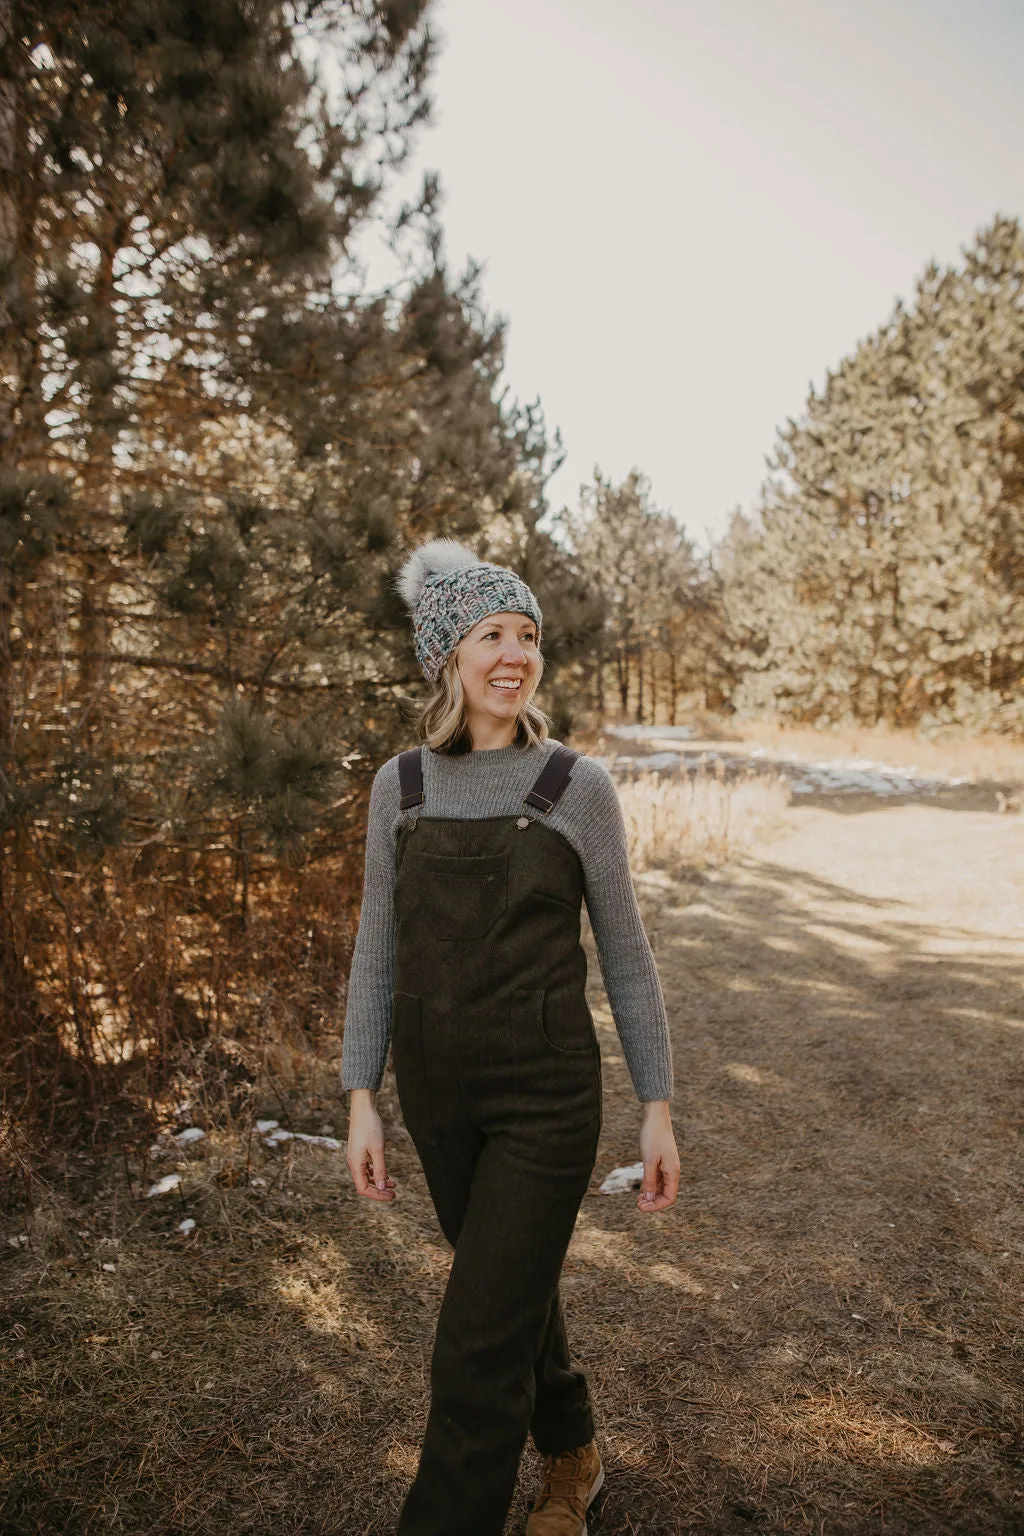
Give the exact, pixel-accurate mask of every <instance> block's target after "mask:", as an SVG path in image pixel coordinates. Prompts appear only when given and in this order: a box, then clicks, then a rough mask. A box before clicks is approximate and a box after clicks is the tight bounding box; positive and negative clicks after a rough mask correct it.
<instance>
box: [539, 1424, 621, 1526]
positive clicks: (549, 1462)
mask: <svg viewBox="0 0 1024 1536" xmlns="http://www.w3.org/2000/svg"><path fill="white" fill-rule="evenodd" d="M603 1482H604V1467H602V1465H601V1457H600V1455H599V1454H598V1450H597V1444H596V1442H595V1441H593V1440H591V1442H590V1444H589V1445H581V1446H579V1447H577V1449H576V1450H575V1451H563V1452H562V1453H561V1455H559V1456H545V1457H544V1482H543V1485H542V1487H541V1490H540V1493H539V1494H538V1495H537V1502H536V1503H535V1504H534V1506H533V1514H532V1515H531V1516H530V1518H529V1520H527V1522H526V1536H587V1510H588V1509H589V1508H590V1505H591V1504H592V1503H593V1500H594V1498H595V1497H596V1495H597V1491H598V1489H599V1488H600V1487H601V1484H602V1483H603Z"/></svg>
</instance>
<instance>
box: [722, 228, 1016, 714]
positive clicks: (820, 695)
mask: <svg viewBox="0 0 1024 1536" xmlns="http://www.w3.org/2000/svg"><path fill="white" fill-rule="evenodd" d="M1022 292H1024V234H1022V231H1021V228H1020V226H1019V224H1018V223H1017V222H1016V221H1014V220H1007V219H997V220H995V221H994V223H993V224H992V225H991V226H990V227H989V228H988V229H986V230H984V231H982V232H981V234H980V235H979V236H978V238H977V241H976V243H975V245H974V246H973V247H972V248H971V249H970V250H968V251H967V252H966V253H965V259H964V263H963V266H962V267H960V268H951V269H948V270H940V269H939V268H938V267H937V266H935V265H934V264H932V265H930V266H929V267H928V268H927V270H926V271H925V272H924V274H923V275H922V278H921V279H920V281H919V283H918V286H917V291H916V293H915V295H914V302H913V303H912V304H911V305H910V306H907V307H904V306H903V305H900V304H898V305H897V306H896V308H895V310H894V312H893V315H892V316H891V318H890V320H889V321H888V322H887V324H886V325H885V326H883V327H882V328H881V329H880V330H879V331H878V332H877V333H876V334H875V335H873V336H871V337H869V338H868V339H867V340H865V341H864V342H863V343H861V345H860V346H859V347H858V348H857V350H856V352H855V353H854V354H853V355H852V356H851V357H849V358H847V359H845V360H844V361H843V362H842V363H841V364H840V366H839V368H838V369H836V370H835V372H834V373H831V374H830V375H829V376H828V378H827V380H826V384H825V387H824V389H823V390H822V391H821V392H820V393H817V392H814V391H812V393H811V395H810V398H809V400H808V404H807V411H806V414H805V416H804V417H803V418H802V419H801V420H800V421H790V422H789V423H788V424H787V426H786V427H785V428H784V429H783V430H782V431H781V432H780V434H779V440H778V445H777V449H776V452H775V455H774V458H773V460H772V463H771V470H772V475H771V477H770V478H769V480H768V482H767V484H766V487H765V493H764V496H763V501H762V506H761V509H760V516H759V518H758V519H757V521H756V524H755V525H751V524H750V523H749V522H746V521H744V520H740V521H739V522H736V523H734V525H733V527H732V529H731V530H730V533H729V535H728V537H727V539H726V541H725V543H724V547H723V550H722V551H721V552H720V556H719V563H720V566H721V569H722V572H723V577H724V594H723V602H724V608H725V612H726V615H727V622H728V625H729V630H730V635H731V644H732V649H733V653H734V655H733V666H734V670H735V671H736V672H737V674H738V675H739V678H740V681H739V682H738V683H737V686H736V689H735V694H734V698H735V702H736V703H737V704H738V705H739V706H740V707H746V708H777V709H779V710H780V711H782V712H783V713H789V714H792V715H795V716H797V717H799V718H803V719H809V720H816V721H819V722H822V723H827V722H828V721H834V720H839V719H844V718H852V719H855V720H858V721H861V722H868V723H872V722H875V721H879V720H885V721H887V722H890V723H893V724H922V725H925V726H930V727H934V726H936V725H940V724H943V723H952V722H959V723H964V724H970V725H971V726H972V727H974V728H978V729H981V728H989V729H1020V728H1021V725H1022V724H1024V704H1022V700H1021V675H1022V669H1024V599H1022V591H1021V585H1020V576H1019V572H1020V551H1021V547H1022V544H1024V528H1022V526H1021V523H1020V519H1019V516H1017V515H1016V513H1015V511H1014V509H1013V497H1014V491H1013V485H1014V480H1013V474H1014V470H1013V465H1014V448H1013V444H1014V442H1015V441H1016V439H1015V436H1014V433H1015V431H1016V430H1017V425H1016V424H1017V423H1019V421H1020V418H1021V411H1022V400H1024V304H1022Z"/></svg>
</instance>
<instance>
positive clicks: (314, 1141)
mask: <svg viewBox="0 0 1024 1536" xmlns="http://www.w3.org/2000/svg"><path fill="white" fill-rule="evenodd" d="M283 1141H303V1142H305V1144H306V1146H307V1147H327V1148H328V1149H329V1150H330V1151H332V1152H338V1151H340V1150H341V1147H342V1143H341V1142H340V1141H339V1140H338V1138H337V1137H336V1136H310V1135H308V1133H307V1132H306V1131H286V1130H285V1129H284V1128H283V1127H282V1126H278V1127H277V1128H276V1130H273V1131H271V1132H270V1134H269V1136H267V1137H266V1145H267V1146H268V1147H278V1146H280V1145H281V1143H282V1142H283Z"/></svg>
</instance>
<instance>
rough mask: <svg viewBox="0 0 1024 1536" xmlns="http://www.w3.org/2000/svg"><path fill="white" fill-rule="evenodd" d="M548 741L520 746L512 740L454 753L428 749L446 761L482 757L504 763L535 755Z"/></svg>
mask: <svg viewBox="0 0 1024 1536" xmlns="http://www.w3.org/2000/svg"><path fill="white" fill-rule="evenodd" d="M551 739H552V738H551V737H548V742H550V741H551ZM548 742H541V743H540V744H539V746H538V745H536V744H535V743H534V742H530V744H529V746H526V747H520V746H517V745H516V743H515V742H514V741H513V742H510V743H509V745H508V746H507V747H476V748H474V749H473V750H472V751H471V752H457V753H455V754H454V755H453V754H452V753H451V752H435V751H434V749H433V747H428V749H427V750H428V751H429V752H430V754H431V756H432V757H435V758H438V759H439V760H443V761H444V762H446V763H466V762H472V761H473V759H474V758H480V759H481V760H483V761H485V762H490V763H493V762H500V763H503V762H505V761H511V760H512V759H513V758H520V757H521V758H529V757H532V756H535V755H536V754H537V752H538V751H543V750H544V748H545V746H547V745H548Z"/></svg>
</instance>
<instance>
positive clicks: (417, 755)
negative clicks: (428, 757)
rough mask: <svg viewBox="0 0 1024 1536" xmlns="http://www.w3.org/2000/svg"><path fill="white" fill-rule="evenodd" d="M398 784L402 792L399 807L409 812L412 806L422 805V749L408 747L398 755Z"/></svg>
mask: <svg viewBox="0 0 1024 1536" xmlns="http://www.w3.org/2000/svg"><path fill="white" fill-rule="evenodd" d="M398 784H399V788H400V789H401V792H402V798H401V800H399V802H398V803H399V806H400V807H401V809H402V810H403V811H409V810H411V809H412V807H413V806H414V805H422V804H423V749H422V747H410V748H409V750H408V751H407V752H399V754H398Z"/></svg>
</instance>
